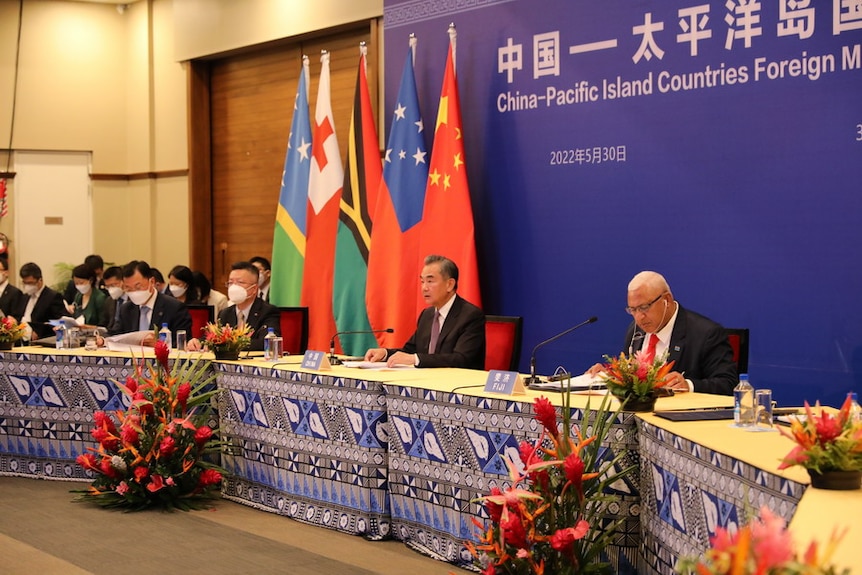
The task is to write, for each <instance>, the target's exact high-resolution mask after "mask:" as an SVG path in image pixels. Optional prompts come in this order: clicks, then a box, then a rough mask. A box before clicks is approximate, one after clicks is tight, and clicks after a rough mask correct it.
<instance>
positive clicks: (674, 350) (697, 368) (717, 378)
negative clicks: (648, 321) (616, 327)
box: [626, 306, 739, 395]
mask: <svg viewBox="0 0 862 575" xmlns="http://www.w3.org/2000/svg"><path fill="white" fill-rule="evenodd" d="M643 337H644V333H643V331H642V330H640V329H636V325H635V323H634V322H632V323H631V325H629V328H628V331H626V351H628V350H629V349H632V350H638V349H640V347H641V345H642V340H643ZM667 359H668V361H674V362H676V363H674V365H673V370H674V371H677V372H680V373H682V372H685V378H686V379H690V380H691V382H692V384H693V385H694V390H695V391H697V392H700V393H715V394H719V395H733V388H734V387H736V384H737V383H739V374H737V373H736V364H735V363H734V361H733V350H732V349H731V347H730V343H729V342H728V341H727V334H726V333H725V332H724V328H723V327H721V326H720V325H719V324H717V323H715V322H714V321H712V320H711V319H709V318H707V317H704V316H702V315H700V314H697V313H695V312H693V311H689V310H687V309H685V308H683V307H682V306H679V313H678V314H677V316H676V323H675V324H674V326H673V333H672V334H671V336H670V345H669V346H668V358H667Z"/></svg>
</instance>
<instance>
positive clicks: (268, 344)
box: [263, 328, 276, 361]
mask: <svg viewBox="0 0 862 575" xmlns="http://www.w3.org/2000/svg"><path fill="white" fill-rule="evenodd" d="M275 338H276V335H275V329H273V328H269V329H267V331H266V336H265V337H264V338H263V360H264V361H273V360H274V359H275V358H274V357H273V354H272V351H273V349H272V340H274V339H275Z"/></svg>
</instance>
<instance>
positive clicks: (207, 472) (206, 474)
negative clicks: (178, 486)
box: [198, 469, 221, 487]
mask: <svg viewBox="0 0 862 575" xmlns="http://www.w3.org/2000/svg"><path fill="white" fill-rule="evenodd" d="M220 482H221V473H219V472H218V471H216V470H215V469H204V470H203V471H202V472H201V475H200V477H198V486H199V487H207V486H209V485H217V484H218V483H220Z"/></svg>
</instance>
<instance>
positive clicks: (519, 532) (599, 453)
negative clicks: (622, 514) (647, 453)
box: [466, 393, 635, 575]
mask: <svg viewBox="0 0 862 575" xmlns="http://www.w3.org/2000/svg"><path fill="white" fill-rule="evenodd" d="M563 397H564V401H563V404H564V405H563V417H562V431H560V429H559V428H558V424H557V413H556V410H555V409H554V406H552V405H551V403H550V402H549V401H548V400H547V399H546V398H545V397H539V398H537V399H536V401H535V405H534V409H535V413H536V419H537V420H538V422H539V423H541V425H542V434H541V437H540V438H539V439H538V441H536V443H534V444H531V443H529V442H526V441H525V442H522V443H521V445H520V449H519V452H520V461H519V462H513V461H509V462H508V466H509V473H510V475H509V478H510V480H511V485H510V486H509V487H507V488H506V489H505V490H501V489H500V488H499V487H493V488H492V489H491V493H490V495H487V496H484V497H480V498H478V499H477V500H476V501H483V502H484V505H485V510H486V512H487V514H488V517H489V518H490V523H489V524H488V525H487V527H485V526H483V525H482V523H481V522H479V521H478V520H476V519H474V520H473V523H474V524H475V525H476V527H477V528H478V529H479V530H480V536H479V543H478V544H475V543H473V542H470V541H468V542H467V543H466V545H467V547H468V549H469V550H470V552H471V554H472V555H473V557H474V558H475V560H476V565H477V567H479V568H480V570H481V572H482V574H483V575H499V574H504V573H505V574H516V573H517V574H542V573H554V574H555V575H566V574H572V573H610V572H611V567H610V565H609V564H608V563H601V557H602V551H603V550H604V549H605V547H607V545H608V544H609V543H610V542H611V540H612V537H613V535H614V533H615V531H616V529H617V528H618V527H619V525H620V523H621V522H622V519H620V520H618V521H611V522H610V523H608V522H607V516H606V515H604V514H606V508H607V506H608V505H610V504H612V503H613V501H615V500H617V498H618V496H617V495H614V494H612V493H611V492H610V490H609V486H610V485H611V484H612V483H613V482H614V481H617V480H619V479H621V478H622V477H623V476H624V475H626V474H628V473H631V472H632V471H633V470H634V469H635V466H630V467H627V468H625V469H622V470H620V471H615V470H616V469H617V468H618V467H620V464H621V461H622V460H623V458H624V457H625V456H626V455H627V452H626V451H622V452H621V453H618V454H617V455H616V456H615V457H613V456H610V455H609V453H610V452H609V451H608V450H607V449H606V448H605V447H603V446H601V444H602V442H603V441H604V439H605V438H606V437H607V436H608V434H609V432H610V425H611V423H612V422H613V420H614V419H615V417H616V413H615V412H611V411H608V406H609V405H610V400H609V399H608V398H607V396H605V397H604V398H603V400H602V405H601V406H600V408H599V409H598V410H595V411H591V410H590V408H589V404H588V405H587V408H586V410H585V412H584V419H583V421H582V425H581V427H580V428H578V427H575V428H574V436H572V434H571V429H572V427H571V421H570V413H571V409H570V407H569V399H568V398H569V394H568V393H565V394H564V395H563ZM590 428H592V433H593V435H591V436H589V437H584V436H583V434H582V433H581V430H582V429H583V430H587V429H590ZM520 469H523V473H521V472H520V471H519V470H520ZM524 484H526V486H525V487H520V486H521V485H524Z"/></svg>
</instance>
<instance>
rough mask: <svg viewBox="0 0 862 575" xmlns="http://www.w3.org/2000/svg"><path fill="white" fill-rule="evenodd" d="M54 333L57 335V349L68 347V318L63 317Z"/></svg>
mask: <svg viewBox="0 0 862 575" xmlns="http://www.w3.org/2000/svg"><path fill="white" fill-rule="evenodd" d="M54 335H55V337H56V340H57V343H56V346H57V349H63V348H65V347H66V320H65V319H61V320H60V325H58V326H57V329H56V330H54Z"/></svg>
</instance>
